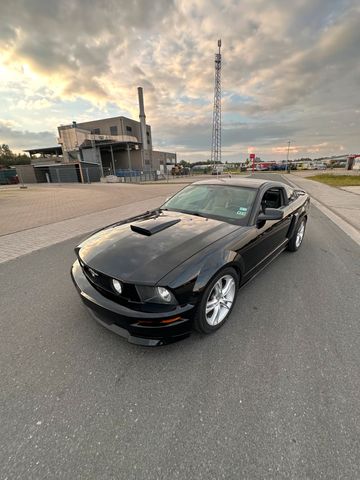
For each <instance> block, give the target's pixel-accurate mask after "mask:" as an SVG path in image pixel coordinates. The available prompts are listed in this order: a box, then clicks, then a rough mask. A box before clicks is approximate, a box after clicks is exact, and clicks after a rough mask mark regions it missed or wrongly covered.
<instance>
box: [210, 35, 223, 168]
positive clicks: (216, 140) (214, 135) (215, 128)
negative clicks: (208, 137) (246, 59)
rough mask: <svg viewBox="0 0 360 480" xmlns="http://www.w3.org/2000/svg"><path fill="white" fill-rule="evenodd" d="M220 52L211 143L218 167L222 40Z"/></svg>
mask: <svg viewBox="0 0 360 480" xmlns="http://www.w3.org/2000/svg"><path fill="white" fill-rule="evenodd" d="M218 47H219V53H216V54H215V87H214V111H213V128H212V144H211V162H212V163H213V165H214V168H216V164H217V163H221V40H218Z"/></svg>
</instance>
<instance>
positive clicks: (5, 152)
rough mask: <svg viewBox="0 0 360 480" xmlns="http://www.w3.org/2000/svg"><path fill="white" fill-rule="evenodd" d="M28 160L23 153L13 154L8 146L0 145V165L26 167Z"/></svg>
mask: <svg viewBox="0 0 360 480" xmlns="http://www.w3.org/2000/svg"><path fill="white" fill-rule="evenodd" d="M29 163H30V158H29V157H28V156H27V155H25V154H24V153H18V154H16V153H14V152H12V151H11V150H10V147H9V145H6V144H5V143H3V144H2V145H0V165H5V166H6V167H10V166H12V165H27V164H29Z"/></svg>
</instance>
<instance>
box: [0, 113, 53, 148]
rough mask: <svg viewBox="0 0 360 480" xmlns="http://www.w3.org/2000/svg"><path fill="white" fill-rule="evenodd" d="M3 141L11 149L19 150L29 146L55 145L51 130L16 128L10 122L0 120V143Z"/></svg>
mask: <svg viewBox="0 0 360 480" xmlns="http://www.w3.org/2000/svg"><path fill="white" fill-rule="evenodd" d="M3 143H5V144H7V145H9V146H10V148H11V149H12V150H14V151H16V152H21V151H22V150H24V149H29V148H38V147H52V146H54V145H56V137H55V135H54V134H53V133H52V132H46V131H44V132H31V131H28V130H25V131H21V130H17V129H15V128H14V127H13V125H12V124H11V123H8V122H3V121H1V120H0V144H3ZM14 145H15V148H14V147H13V146H14Z"/></svg>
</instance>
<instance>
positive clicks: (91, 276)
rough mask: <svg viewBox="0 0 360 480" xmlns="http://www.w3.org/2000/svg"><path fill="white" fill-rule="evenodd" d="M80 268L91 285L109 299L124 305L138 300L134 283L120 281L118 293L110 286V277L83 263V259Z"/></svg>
mask: <svg viewBox="0 0 360 480" xmlns="http://www.w3.org/2000/svg"><path fill="white" fill-rule="evenodd" d="M81 268H82V270H83V272H84V274H85V276H86V278H87V279H88V280H89V282H90V283H91V284H92V285H93V287H94V288H96V290H98V291H99V292H100V293H101V294H102V295H104V296H105V297H107V298H109V299H110V300H113V301H115V302H117V303H120V304H121V305H125V306H126V305H127V304H129V303H139V302H140V297H139V294H138V293H137V290H136V287H135V285H132V284H130V283H124V282H121V285H122V293H121V294H118V293H115V291H114V289H113V287H112V278H111V277H109V276H107V275H104V274H103V273H101V272H99V271H98V270H94V269H93V268H91V267H89V266H88V265H85V264H84V262H83V261H81Z"/></svg>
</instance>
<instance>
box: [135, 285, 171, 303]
mask: <svg viewBox="0 0 360 480" xmlns="http://www.w3.org/2000/svg"><path fill="white" fill-rule="evenodd" d="M136 289H137V291H138V294H139V296H140V299H141V301H142V302H147V303H166V304H169V305H177V301H176V298H175V297H174V295H173V294H172V293H171V292H170V290H168V289H167V288H165V287H147V286H145V285H137V286H136Z"/></svg>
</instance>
